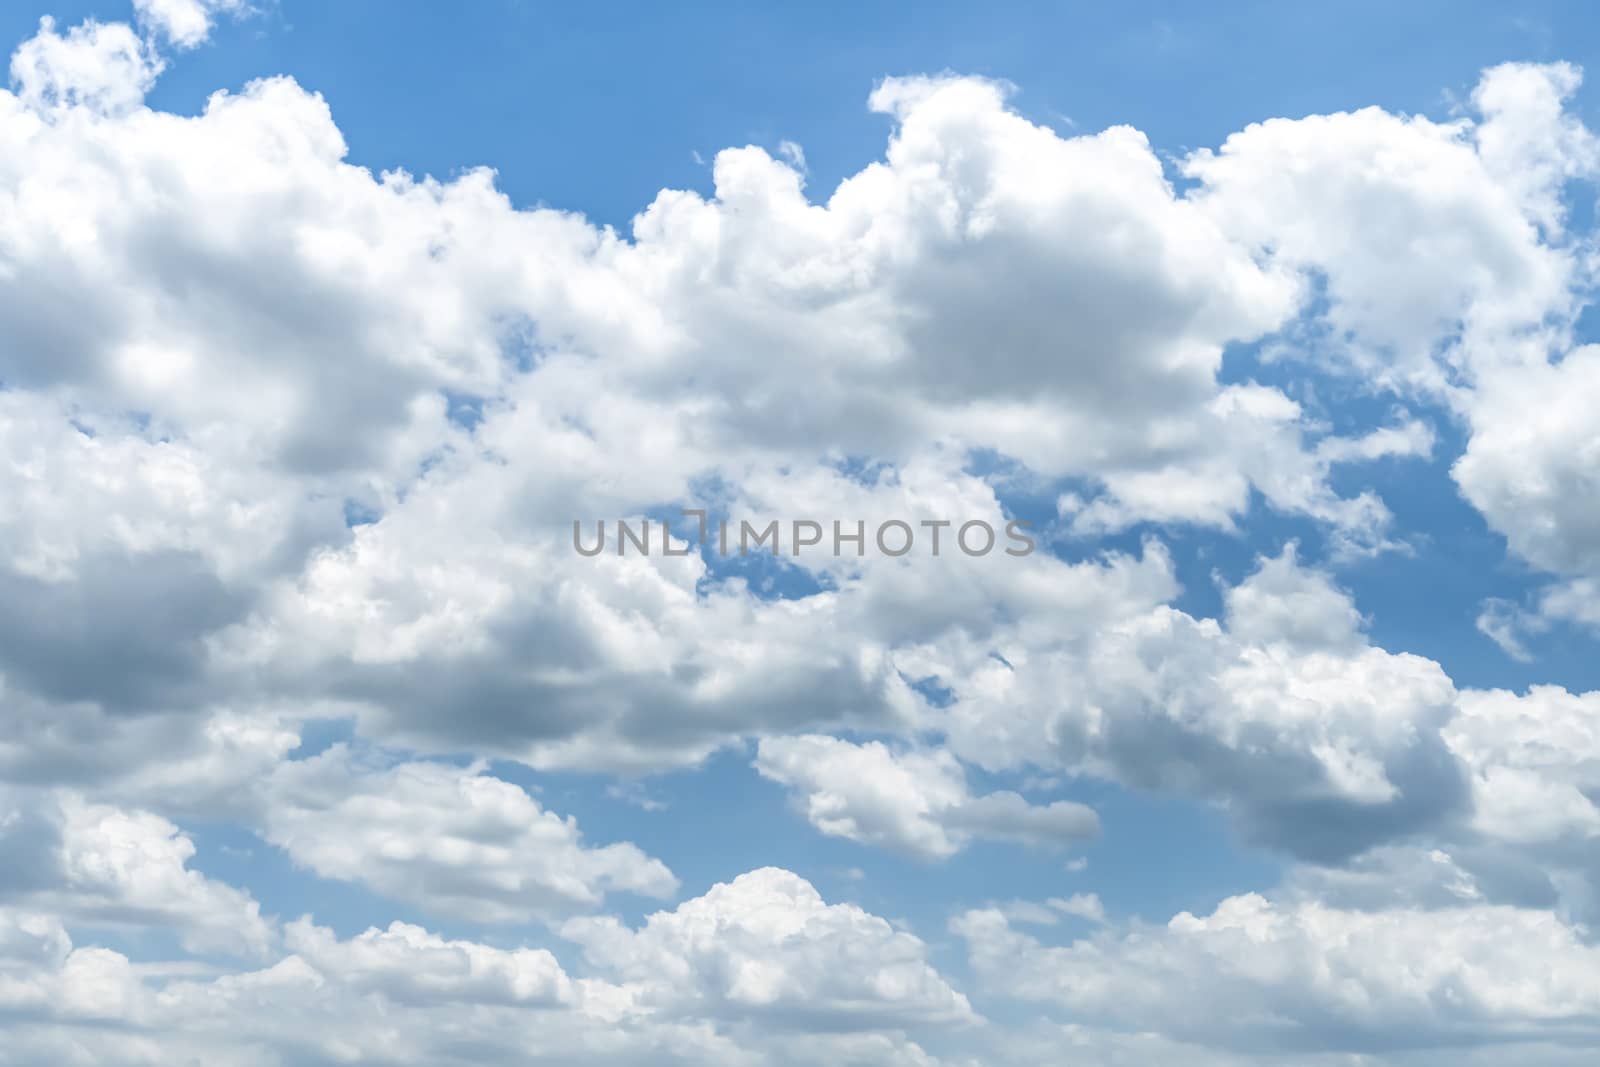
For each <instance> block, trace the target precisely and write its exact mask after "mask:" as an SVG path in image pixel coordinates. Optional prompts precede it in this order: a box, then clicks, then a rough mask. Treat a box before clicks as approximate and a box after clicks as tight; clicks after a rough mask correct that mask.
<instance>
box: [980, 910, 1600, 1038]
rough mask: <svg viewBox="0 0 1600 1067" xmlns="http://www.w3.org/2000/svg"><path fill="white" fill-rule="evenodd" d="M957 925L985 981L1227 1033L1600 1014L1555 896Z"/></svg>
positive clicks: (1050, 1000)
mask: <svg viewBox="0 0 1600 1067" xmlns="http://www.w3.org/2000/svg"><path fill="white" fill-rule="evenodd" d="M955 929H956V931H957V932H958V933H960V934H961V935H962V936H963V937H964V938H965V939H966V940H967V944H968V950H969V953H970V954H971V957H972V962H973V965H974V967H975V968H977V970H978V972H979V974H980V975H981V976H982V977H983V979H984V981H985V983H986V985H987V986H988V988H990V989H993V990H995V991H997V992H1004V993H1005V994H1006V995H1008V996H1011V997H1015V998H1019V999H1022V1000H1026V1001H1031V1002H1037V1003H1041V1004H1046V1005H1049V1006H1050V1007H1051V1008H1052V1009H1053V1010H1056V1011H1060V1012H1062V1013H1065V1014H1067V1015H1069V1016H1071V1017H1077V1018H1085V1017H1087V1018H1093V1019H1095V1020H1096V1021H1097V1024H1099V1025H1103V1026H1107V1027H1111V1028H1115V1029H1126V1030H1131V1031H1143V1030H1157V1031H1159V1032H1161V1033H1163V1034H1165V1035H1169V1036H1172V1037H1176V1038H1178V1039H1180V1040H1188V1041H1194V1042H1197V1043H1200V1044H1204V1045H1210V1046H1213V1047H1220V1048H1224V1049H1236V1050H1243V1051H1252V1052H1269V1051H1276V1050H1286V1051H1291V1052H1292V1051H1296V1050H1303V1049H1310V1048H1317V1049H1325V1050H1329V1051H1339V1050H1343V1051H1348V1052H1361V1051H1370V1052H1374V1053H1377V1054H1380V1055H1382V1054H1387V1053H1388V1052H1390V1051H1398V1050H1402V1049H1415V1048H1419V1047H1421V1048H1429V1047H1432V1048H1435V1049H1441V1050H1442V1049H1449V1048H1454V1047H1456V1046H1457V1045H1458V1044H1460V1043H1471V1042H1475V1041H1481V1040H1485V1039H1490V1038H1493V1039H1495V1040H1499V1041H1513V1042H1515V1041H1526V1042H1538V1041H1541V1040H1547V1041H1551V1042H1554V1043H1556V1044H1558V1045H1559V1044H1563V1043H1571V1044H1572V1045H1573V1047H1580V1046H1582V1045H1586V1044H1588V1045H1592V1043H1593V1041H1594V1040H1595V1039H1596V1027H1597V1025H1600V1024H1597V1023H1596V1022H1595V1020H1596V1018H1597V1017H1600V950H1597V949H1595V948H1594V947H1593V946H1591V945H1589V944H1587V943H1586V942H1585V940H1584V938H1583V936H1582V932H1581V931H1580V930H1579V929H1576V928H1573V927H1570V926H1566V925H1564V924H1563V923H1562V922H1561V921H1560V920H1559V919H1557V918H1556V917H1555V916H1553V915H1552V914H1550V913H1549V912H1544V911H1535V910H1521V909H1517V908H1511V907H1492V906H1481V905H1474V906H1463V907H1457V908H1450V909H1445V910H1438V911H1422V910H1413V909H1394V910H1385V911H1342V910H1339V909H1335V908H1330V907H1327V906H1325V905H1321V904H1316V903H1303V904H1281V903H1274V902H1273V901H1271V900H1268V899H1266V898H1263V897H1261V896H1258V895H1254V894H1249V895H1245V896H1238V897H1231V898H1229V899H1227V900H1225V901H1223V902H1222V903H1221V904H1220V905H1218V907H1217V909H1216V910H1215V911H1214V912H1212V913H1211V914H1210V915H1204V916H1196V915H1192V914H1189V913H1188V912H1184V913H1182V914H1180V915H1178V916H1176V917H1174V918H1173V919H1172V921H1171V922H1169V923H1168V924H1167V925H1166V926H1165V927H1149V926H1135V927H1133V928H1129V929H1122V930H1108V931H1106V932H1104V933H1098V934H1094V935H1092V936H1090V937H1088V938H1085V939H1082V940H1078V941H1075V942H1072V943H1070V944H1068V945H1064V946H1060V947H1052V946H1047V945H1044V944H1041V943H1040V942H1038V941H1037V940H1035V939H1034V938H1032V937H1030V936H1028V935H1026V934H1021V933H1018V932H1016V931H1014V930H1012V929H1011V928H1010V926H1009V924H1008V923H1007V922H1006V920H1005V918H1004V917H1003V916H1002V915H1001V914H1000V913H999V912H996V911H992V910H991V911H975V912H968V913H966V914H965V915H963V916H961V917H960V918H959V919H957V920H956V922H955Z"/></svg>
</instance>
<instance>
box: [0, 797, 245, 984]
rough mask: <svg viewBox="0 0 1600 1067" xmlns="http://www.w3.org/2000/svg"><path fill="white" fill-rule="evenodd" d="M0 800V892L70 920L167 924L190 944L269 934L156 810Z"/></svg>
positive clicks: (240, 941)
mask: <svg viewBox="0 0 1600 1067" xmlns="http://www.w3.org/2000/svg"><path fill="white" fill-rule="evenodd" d="M3 799H4V800H5V803H4V805H3V806H0V869H4V870H5V871H6V872H7V873H6V874H5V875H4V876H0V901H4V902H10V903H14V904H15V905H17V906H19V907H23V908H31V909H38V910H42V911H47V912H48V911H51V910H53V911H54V912H56V913H58V914H60V915H62V916H65V917H66V918H68V919H70V920H72V921H74V922H77V923H86V924H91V925H100V926H113V927H121V928H129V929H137V928H143V927H159V928H164V929H169V930H172V931H173V932H175V933H176V934H177V936H178V937H179V939H180V940H181V941H182V943H183V945H184V946H185V947H186V948H188V949H190V950H191V951H196V952H208V951H210V952H214V951H223V952H231V953H235V954H245V955H262V954H264V953H266V952H267V951H268V949H269V948H270V947H271V945H272V943H273V933H272V930H271V927H270V926H269V924H268V923H267V921H266V920H265V919H263V918H262V916H261V909H260V905H258V904H257V903H256V902H255V901H254V900H253V899H251V897H250V895H249V894H248V893H245V892H243V891H241V890H238V889H235V888H233V887H232V886H228V885H225V884H223V883H220V882H217V881H214V880H213V879H210V878H207V877H205V876H204V875H202V874H201V873H200V872H198V871H196V870H194V869H192V868H190V867H189V865H188V864H189V861H190V860H191V859H192V858H193V856H194V853H195V847H194V843H193V842H192V841H191V840H190V839H189V838H188V837H187V836H185V835H184V834H183V833H181V832H180V831H179V830H178V828H177V827H176V826H174V825H173V824H172V823H170V822H168V821H167V820H165V819H163V818H161V817H160V816H157V815H153V814H151V813H149V812H143V811H126V810H122V809H120V808H114V807H111V806H108V805H103V804H91V803H86V802H85V801H83V800H82V799H81V798H78V797H75V796H73V795H70V794H61V795H52V796H39V795H36V794H33V793H30V792H26V791H18V792H16V793H14V794H11V795H10V796H7V797H5V798H3Z"/></svg>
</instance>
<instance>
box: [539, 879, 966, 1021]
mask: <svg viewBox="0 0 1600 1067" xmlns="http://www.w3.org/2000/svg"><path fill="white" fill-rule="evenodd" d="M561 931H562V934H563V936H565V937H567V938H568V939H570V940H572V941H575V942H577V943H578V944H580V945H581V946H582V948H583V954H584V958H585V959H586V960H588V961H589V962H590V963H591V964H592V965H594V966H597V967H599V968H601V969H603V970H605V971H607V972H609V973H613V974H615V975H617V976H618V977H619V978H620V979H621V980H622V981H623V982H624V983H625V984H626V985H628V986H629V987H630V988H631V989H632V990H633V991H634V992H635V994H636V995H637V996H638V997H639V999H640V1002H641V1003H643V1004H648V1005H650V1006H652V1007H653V1008H655V1009H656V1010H661V1011H667V1012H682V1011H685V1010H694V1011H696V1012H699V1013H704V1014H707V1015H710V1016H712V1017H717V1016H727V1015H733V1016H736V1017H744V1018H754V1019H760V1020H763V1021H764V1022H765V1023H766V1024H768V1025H778V1026H783V1025H798V1026H799V1027H800V1028H802V1029H809V1028H812V1027H821V1028H824V1029H846V1030H850V1029H863V1030H865V1029H875V1028H882V1027H894V1026H904V1025H908V1024H957V1023H964V1022H969V1021H972V1020H974V1019H975V1016H974V1014H973V1012H972V1009H971V1007H970V1006H969V1005H968V1003H967V998H966V997H964V996H963V995H962V994H960V993H958V992H956V991H955V990H954V989H952V988H951V987H950V986H949V984H948V983H946V981H945V980H944V978H942V977H941V976H940V975H939V973H938V972H937V971H936V970H934V968H933V967H932V966H931V965H930V964H929V963H928V961H927V946H925V945H924V944H923V943H922V942H921V941H919V940H918V939H917V938H916V937H914V936H912V935H911V934H908V933H904V932H902V931H898V930H896V929H894V927H892V926H891V925H890V924H889V923H888V922H886V921H884V920H883V919H881V918H878V917H877V916H875V915H872V914H870V913H868V912H865V911H863V910H862V909H860V908H858V907H856V906H855V905H853V904H828V903H826V902H824V901H823V899H822V897H821V895H820V894H818V892H817V891H816V889H814V888H813V887H812V886H811V884H810V883H809V882H807V881H806V880H805V879H803V878H801V877H799V876H798V875H795V874H793V873H791V872H789V871H785V870H780V869H777V868H770V867H769V868H763V869H761V870H757V871H751V872H749V873H748V874H742V875H740V876H739V877H738V878H735V879H734V880H733V881H731V882H728V883H724V884H719V885H716V886H713V887H712V888H711V889H710V890H709V891H708V892H706V893H705V895H703V896H700V897H697V898H695V899H694V900H691V901H687V902H685V903H683V904H680V905H679V906H678V907H677V908H676V909H675V910H673V911H670V912H658V913H656V914H654V915H652V916H650V917H649V918H648V919H646V920H645V922H644V925H643V926H641V927H639V928H638V929H629V928H628V927H626V926H624V925H623V924H622V923H620V922H619V921H618V920H616V919H612V918H585V919H573V920H570V921H569V922H567V923H566V924H565V925H564V926H562V927H561Z"/></svg>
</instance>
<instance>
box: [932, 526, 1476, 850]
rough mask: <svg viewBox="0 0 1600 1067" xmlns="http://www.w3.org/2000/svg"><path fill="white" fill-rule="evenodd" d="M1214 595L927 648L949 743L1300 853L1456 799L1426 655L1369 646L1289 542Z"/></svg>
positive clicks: (1446, 809)
mask: <svg viewBox="0 0 1600 1067" xmlns="http://www.w3.org/2000/svg"><path fill="white" fill-rule="evenodd" d="M1224 599H1225V604H1226V608H1227V610H1226V613H1225V616H1224V620H1223V622H1222V623H1218V622H1216V621H1214V620H1210V619H1195V618H1193V617H1191V616H1189V615H1187V614H1184V613H1182V612H1178V611H1175V610H1173V609H1171V608H1168V607H1154V608H1146V609H1143V610H1138V611H1132V612H1127V613H1125V614H1121V615H1112V616H1110V617H1105V616H1102V617H1098V618H1096V617H1086V618H1081V619H1076V620H1072V621H1066V620H1058V621H1056V622H1055V623H1054V625H1052V626H1049V627H1043V626H1041V627H1038V628H1031V629H1030V628H1025V627H1015V628H1009V629H1007V630H1002V631H1000V632H997V633H995V634H993V635H992V636H991V637H990V639H989V640H984V641H978V642H973V641H970V640H965V641H960V642H958V641H953V640H952V641H945V642H943V643H942V644H938V645H935V646H932V647H931V648H930V649H929V652H930V655H929V658H928V660H927V661H926V662H927V664H928V670H929V672H930V673H936V674H938V675H939V676H940V678H941V681H942V683H943V684H944V685H946V686H948V687H949V688H950V689H951V690H952V691H953V694H954V701H953V703H951V705H950V706H949V708H948V709H946V710H945V712H943V716H944V725H945V726H946V728H947V729H948V730H949V732H950V743H951V746H952V747H953V748H954V750H955V751H956V753H957V754H958V755H961V756H963V757H965V758H968V759H971V760H974V761H976V762H978V763H980V764H982V765H984V766H985V767H988V768H990V769H996V770H1000V769H1022V768H1026V767H1030V766H1033V767H1044V768H1047V769H1049V768H1056V769H1066V770H1070V771H1073V772H1075V773H1080V774H1091V775H1095V776H1099V777H1105V778H1110V779H1113V780H1115V781H1119V782H1122V783H1124V784H1127V785H1133V786H1138V787H1143V788H1161V789H1171V790H1178V791H1182V792H1187V793H1190V794H1191V795H1196V796H1200V797H1205V798H1209V799H1213V800H1215V801H1217V802H1219V803H1222V804H1224V805H1225V806H1226V807H1227V808H1228V809H1229V811H1230V813H1231V815H1232V816H1233V817H1234V818H1235V819H1237V820H1238V821H1239V822H1240V824H1241V826H1242V828H1243V829H1244V830H1246V831H1247V832H1248V833H1250V834H1251V835H1252V836H1253V837H1255V838H1256V839H1257V840H1259V841H1262V842H1265V843H1267V844H1270V845H1273V846H1275V847H1278V848H1281V849H1286V850H1288V851H1291V852H1294V853H1296V854H1298V855H1301V856H1308V857H1313V858H1335V857H1342V856H1348V855H1351V854H1353V853H1356V852H1359V851H1361V850H1362V849H1364V848H1367V847H1369V846H1371V845H1373V844H1376V843H1378V842H1380V841H1382V840H1385V839H1388V838H1392V837H1396V836H1401V835H1404V834H1407V833H1411V832H1415V831H1418V830H1421V829H1426V828H1428V827H1430V826H1434V825H1437V824H1439V823H1441V822H1443V821H1447V820H1449V819H1450V818H1452V817H1453V816H1454V815H1455V814H1456V813H1458V812H1459V811H1460V810H1461V809H1462V808H1463V807H1464V805H1465V803H1466V801H1467V789H1466V785H1465V781H1464V775H1463V772H1462V770H1461V768H1460V767H1459V766H1458V765H1457V764H1456V761H1455V760H1454V759H1453V757H1452V756H1451V754H1450V752H1449V751H1448V749H1447V748H1446V746H1445V743H1444V741H1443V739H1442V738H1441V736H1440V733H1439V730H1440V728H1441V727H1442V726H1443V725H1444V724H1445V723H1446V722H1448V721H1449V720H1450V718H1451V716H1452V715H1453V714H1454V712H1455V688H1454V686H1453V685H1452V684H1451V682H1450V679H1449V677H1448V676H1447V675H1446V674H1445V673H1444V671H1443V670H1442V669H1440V667H1439V665H1438V664H1437V663H1434V662H1433V661H1431V660H1426V659H1423V658H1421V657H1418V656H1412V655H1406V654H1394V653H1390V652H1387V651H1384V650H1383V649H1379V648H1376V647H1373V646H1372V645H1371V644H1369V643H1368V642H1367V640H1366V638H1365V636H1364V635H1363V634H1362V633H1361V632H1360V631H1359V629H1358V628H1357V626H1358V624H1359V622H1360V615H1359V613H1358V612H1357V611H1356V610H1355V608H1354V606H1353V604H1352V603H1351V602H1350V600H1349V598H1348V596H1346V595H1345V594H1343V593H1342V592H1340V591H1339V590H1338V589H1337V588H1335V587H1334V586H1333V585H1332V584H1331V583H1330V581H1329V579H1328V578H1327V576H1325V575H1321V574H1319V573H1317V572H1315V571H1310V570H1308V569H1306V568H1303V567H1301V566H1300V565H1299V564H1298V563H1297V562H1296V561H1295V559H1294V556H1293V553H1292V551H1286V552H1285V553H1284V554H1283V555H1282V556H1280V557H1278V558H1277V559H1268V560H1264V561H1262V562H1261V564H1260V567H1259V569H1258V570H1257V572H1256V573H1255V574H1253V575H1252V576H1250V577H1249V578H1247V579H1246V580H1245V581H1244V582H1243V583H1242V584H1240V585H1239V586H1237V587H1234V588H1232V589H1229V590H1227V591H1226V592H1225V597H1224ZM1002 723H1003V726H1001V725H1000V724H1002Z"/></svg>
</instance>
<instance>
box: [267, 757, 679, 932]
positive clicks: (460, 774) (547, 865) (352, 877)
mask: <svg viewBox="0 0 1600 1067" xmlns="http://www.w3.org/2000/svg"><path fill="white" fill-rule="evenodd" d="M260 804H261V810H260V813H259V816H258V817H259V818H260V819H261V820H262V822H263V824H264V825H263V829H262V832H263V834H264V836H265V837H266V838H267V840H269V841H271V842H272V843H273V844H276V845H279V846H280V847H282V848H283V849H284V850H285V851H286V852H287V853H288V854H289V856H290V858H291V859H293V860H294V861H295V862H296V863H297V864H299V865H301V866H304V867H306V868H309V869H310V870H312V871H315V872H316V873H317V874H320V875H322V876H323V877H325V878H337V879H340V880H343V881H359V882H361V883H363V884H365V885H367V886H370V887H372V888H373V889H376V890H377V891H378V892H380V893H383V894H385V895H387V896H390V897H392V898H395V899H399V900H406V901H411V902H413V903H416V904H419V905H422V906H424V907H426V908H428V909H429V910H430V911H432V912H437V913H444V914H453V915H459V916H465V917H468V918H472V919H476V920H479V921H485V922H524V921H527V920H528V919H530V918H534V917H538V916H548V915H552V914H560V913H562V912H570V911H573V910H583V909H587V908H592V907H595V906H598V905H599V904H600V903H601V901H602V899H603V898H604V896H605V895H606V894H607V893H613V892H630V893H637V894H643V895H645V896H650V897H665V896H670V895H671V894H673V893H674V892H675V891H676V890H677V888H678V880H677V879H676V878H675V877H673V875H672V872H671V871H669V870H668V869H667V867H666V865H665V864H663V863H662V862H661V861H660V860H658V859H654V858H652V857H650V856H647V855H645V854H644V853H643V852H642V851H640V850H639V849H638V848H636V847H635V846H633V845H631V844H627V843H622V844H610V845H600V846H594V845H589V844H586V843H585V842H584V840H583V837H582V834H580V833H579V831H578V826H577V822H576V821H575V820H573V819H571V818H562V817H561V816H559V815H556V814H555V813H553V812H550V811H546V810H544V809H543V808H541V807H540V805H539V804H538V802H537V801H535V800H534V799H533V798H532V797H531V796H529V795H528V794H527V793H526V792H524V791H523V790H522V789H521V788H519V787H518V786H515V785H513V784H511V783H510V782H506V781H502V780H501V779H498V778H494V777H492V776H490V775H488V774H485V773H482V771H481V770H480V769H478V768H466V769H463V768H459V767H454V766H451V765H449V764H444V763H424V762H413V763H402V764H399V765H397V766H389V767H384V766H362V765H361V762H360V761H359V760H357V759H355V758H353V757H352V756H351V754H350V752H349V749H348V748H347V747H346V746H344V745H342V744H341V745H335V746H334V747H332V748H330V749H329V750H328V751H326V752H324V753H322V754H321V755H318V756H314V757H311V758H309V759H305V760H297V761H293V762H287V763H283V764H281V765H279V766H278V768H277V769H276V770H275V771H273V773H272V775H271V777H270V778H269V779H268V780H267V782H266V783H265V786H264V789H263V793H262V796H261V800H260Z"/></svg>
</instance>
